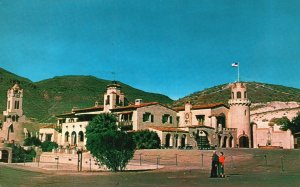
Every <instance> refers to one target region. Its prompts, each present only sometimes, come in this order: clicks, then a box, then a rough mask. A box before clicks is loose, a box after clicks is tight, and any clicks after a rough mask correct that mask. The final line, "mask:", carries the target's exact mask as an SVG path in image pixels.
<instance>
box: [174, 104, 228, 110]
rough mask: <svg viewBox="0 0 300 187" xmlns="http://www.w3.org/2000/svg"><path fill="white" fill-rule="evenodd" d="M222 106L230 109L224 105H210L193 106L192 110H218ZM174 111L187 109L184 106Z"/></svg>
mask: <svg viewBox="0 0 300 187" xmlns="http://www.w3.org/2000/svg"><path fill="white" fill-rule="evenodd" d="M220 106H224V107H226V108H228V106H227V105H225V104H224V103H210V104H201V105H192V110H197V109H208V108H217V107H220ZM173 109H174V110H176V111H183V110H184V109H185V107H184V106H182V107H175V108H173Z"/></svg>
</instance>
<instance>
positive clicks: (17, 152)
mask: <svg viewBox="0 0 300 187" xmlns="http://www.w3.org/2000/svg"><path fill="white" fill-rule="evenodd" d="M7 146H8V147H11V148H12V162H14V163H18V162H24V160H25V161H32V159H33V158H34V157H35V156H36V152H35V151H34V150H33V149H30V150H25V149H24V148H23V147H21V146H20V145H15V144H7Z"/></svg>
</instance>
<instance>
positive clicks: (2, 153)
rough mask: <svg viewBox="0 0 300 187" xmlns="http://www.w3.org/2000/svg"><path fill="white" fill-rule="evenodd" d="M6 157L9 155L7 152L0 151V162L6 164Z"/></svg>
mask: <svg viewBox="0 0 300 187" xmlns="http://www.w3.org/2000/svg"><path fill="white" fill-rule="evenodd" d="M8 156H9V153H8V151H7V150H2V151H1V159H0V162H6V163H8Z"/></svg>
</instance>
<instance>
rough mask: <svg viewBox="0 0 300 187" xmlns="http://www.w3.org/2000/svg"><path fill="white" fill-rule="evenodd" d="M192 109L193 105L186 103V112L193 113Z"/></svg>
mask: <svg viewBox="0 0 300 187" xmlns="http://www.w3.org/2000/svg"><path fill="white" fill-rule="evenodd" d="M191 109H192V104H191V102H190V101H188V102H186V103H185V105H184V110H185V111H186V112H191Z"/></svg>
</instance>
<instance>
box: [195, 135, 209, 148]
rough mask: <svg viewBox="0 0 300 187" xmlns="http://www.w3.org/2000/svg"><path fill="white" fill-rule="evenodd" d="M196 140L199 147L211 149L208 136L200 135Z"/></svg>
mask: <svg viewBox="0 0 300 187" xmlns="http://www.w3.org/2000/svg"><path fill="white" fill-rule="evenodd" d="M196 141H197V147H198V149H210V145H209V141H208V139H207V136H198V137H197V140H196Z"/></svg>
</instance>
